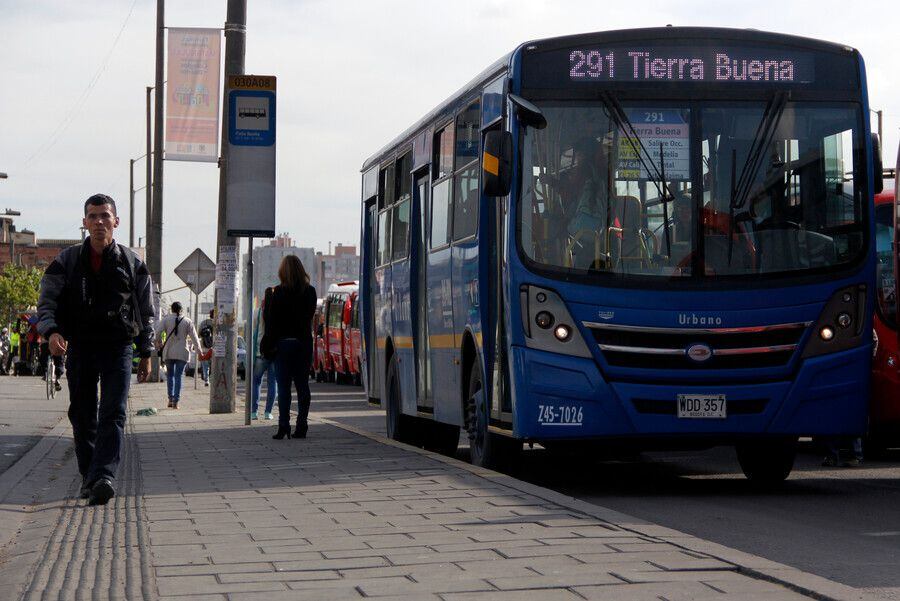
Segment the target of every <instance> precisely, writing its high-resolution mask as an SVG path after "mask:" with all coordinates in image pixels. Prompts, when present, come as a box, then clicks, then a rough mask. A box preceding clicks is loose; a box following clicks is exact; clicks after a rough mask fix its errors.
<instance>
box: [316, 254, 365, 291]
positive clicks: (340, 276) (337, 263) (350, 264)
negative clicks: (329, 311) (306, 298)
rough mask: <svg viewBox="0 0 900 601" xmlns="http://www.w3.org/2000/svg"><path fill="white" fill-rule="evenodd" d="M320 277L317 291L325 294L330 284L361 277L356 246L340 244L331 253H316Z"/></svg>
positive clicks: (317, 281) (317, 282)
mask: <svg viewBox="0 0 900 601" xmlns="http://www.w3.org/2000/svg"><path fill="white" fill-rule="evenodd" d="M316 260H317V262H318V274H319V277H318V279H316V280H313V281H314V282H316V284H315V286H316V292H318V294H319V296H320V297H321V296H325V293H326V292H327V291H328V288H329V286H331V285H332V284H337V283H340V282H347V281H350V280H358V279H359V255H358V254H357V252H356V246H347V245H344V244H338V245H337V246H336V247H335V248H334V252H333V253H331V254H327V255H325V254H322V253H321V252H320V253H317V254H316Z"/></svg>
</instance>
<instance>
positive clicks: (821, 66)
mask: <svg viewBox="0 0 900 601" xmlns="http://www.w3.org/2000/svg"><path fill="white" fill-rule="evenodd" d="M880 179H881V165H880V158H879V150H878V141H877V138H876V136H873V135H872V134H871V132H870V126H869V108H868V99H867V94H866V76H865V69H864V65H863V60H862V57H861V56H860V54H859V52H857V51H856V50H854V49H852V48H849V47H847V46H843V45H838V44H831V43H826V42H822V41H818V40H812V39H806V38H800V37H795V36H788V35H780V34H773V33H765V32H760V31H753V30H731V29H718V28H677V27H665V28H654V29H637V30H623V31H612V32H603V33H593V34H584V35H574V36H568V37H559V38H552V39H545V40H538V41H533V42H527V43H525V44H522V45H521V46H519V47H518V48H516V49H515V50H514V51H513V52H511V53H510V54H508V55H506V56H504V57H503V58H501V59H500V60H498V61H497V62H495V63H494V64H493V65H491V66H490V67H489V68H488V69H486V70H485V71H483V72H482V73H481V74H480V75H478V76H477V77H476V78H475V79H473V80H472V81H470V82H469V83H468V84H466V85H465V86H464V87H463V88H462V89H461V90H459V92H457V93H456V94H454V95H453V96H452V97H451V98H449V99H448V100H446V101H445V102H443V103H441V104H440V105H439V106H438V107H436V108H435V109H434V110H432V111H431V112H430V113H428V114H427V115H426V116H425V117H423V118H422V119H420V120H419V121H418V122H416V123H415V124H414V125H413V126H411V127H410V128H409V129H407V130H406V131H405V132H404V133H403V134H401V135H400V136H399V137H397V138H396V139H394V140H393V141H392V142H390V143H389V144H388V145H387V146H385V147H384V148H382V149H381V150H380V151H378V152H377V153H376V154H374V155H373V156H372V157H371V158H370V159H368V160H367V161H366V162H365V164H364V165H363V166H362V234H361V237H362V240H361V250H362V261H361V268H360V269H361V274H360V281H361V284H360V294H361V297H362V303H363V304H362V309H363V314H362V329H363V345H364V352H363V357H364V363H365V365H364V375H365V384H366V390H367V395H368V397H369V401H370V402H371V403H373V404H378V405H381V406H382V407H384V408H385V411H386V419H387V432H388V435H389V436H390V437H392V438H394V439H396V440H401V441H405V442H408V443H411V444H417V445H421V446H425V447H427V448H431V449H434V450H437V451H440V452H446V453H452V452H454V451H455V450H456V449H457V445H458V442H459V435H460V429H461V428H462V429H463V431H465V432H466V433H467V434H468V439H469V443H470V452H471V460H472V462H473V463H475V464H477V465H484V466H502V465H508V464H509V462H510V461H513V460H514V459H515V457H516V455H517V454H518V453H519V452H520V451H521V450H522V445H523V443H524V442H527V443H539V444H541V445H543V446H544V447H546V448H548V449H550V450H552V449H554V448H557V447H559V448H567V449H570V448H572V447H574V448H575V449H576V450H578V451H580V450H581V449H582V448H583V449H584V450H585V452H590V451H592V450H596V449H598V448H602V447H611V448H629V449H632V448H638V449H639V448H661V447H667V446H672V447H674V448H684V447H692V448H694V447H696V448H703V447H710V446H714V445H733V446H734V447H735V448H736V450H737V456H738V460H739V462H740V465H741V468H742V469H743V471H744V473H745V475H746V476H747V477H748V478H750V479H751V480H755V481H761V482H777V481H781V480H783V479H785V478H786V477H787V476H788V474H789V473H790V471H791V469H792V467H793V462H794V457H795V454H796V444H797V440H798V438H799V437H801V436H856V435H860V434H862V433H863V432H864V431H865V429H866V420H867V414H866V405H867V400H868V394H869V374H870V368H871V355H872V341H871V337H872V334H871V332H872V322H871V319H872V313H873V294H872V290H873V285H874V251H873V243H872V240H873V218H872V215H873V210H872V203H873V194H874V193H876V192H877V191H879V190H880V189H881V181H880Z"/></svg>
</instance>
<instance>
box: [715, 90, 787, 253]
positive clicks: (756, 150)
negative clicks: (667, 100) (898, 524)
mask: <svg viewBox="0 0 900 601" xmlns="http://www.w3.org/2000/svg"><path fill="white" fill-rule="evenodd" d="M786 106H787V94H786V93H785V92H776V93H775V94H774V95H773V96H772V98H770V99H769V102H768V103H767V104H766V108H765V110H764V111H763V114H762V118H761V119H760V120H759V125H757V127H756V133H755V134H754V136H753V144H751V145H750V150H749V152H748V153H747V159H746V161H744V165H743V166H742V167H741V176H740V178H739V179H738V181H737V184H736V185H735V181H734V177H735V167H736V162H737V150H736V149H735V148H732V149H731V199H730V200H729V202H728V217H729V219H728V221H729V225H728V229H729V232H728V265H729V266H731V258H732V256H733V253H734V233H735V230H736V225H735V219H734V212H735V210H737V209H743V207H744V205H745V204H746V203H747V199H748V197H749V195H750V187H751V185H752V183H753V180H754V179H756V174H757V173H758V172H759V168H760V166H761V165H762V157H763V152H764V151H765V149H766V148H768V147H769V145H770V144H771V143H772V138H773V137H774V136H775V132H776V131H777V130H778V124H779V123H781V116H782V115H783V114H784V109H785V107H786Z"/></svg>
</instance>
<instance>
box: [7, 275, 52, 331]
mask: <svg viewBox="0 0 900 601" xmlns="http://www.w3.org/2000/svg"><path fill="white" fill-rule="evenodd" d="M43 275H44V272H43V271H41V270H40V269H36V268H34V267H23V266H20V265H14V264H13V263H7V264H6V267H5V268H4V269H3V271H2V272H0V323H8V322H11V321H13V319H14V318H15V315H16V314H17V313H19V312H20V311H25V310H27V309H28V308H30V307H34V306H36V305H37V302H38V295H39V293H40V289H41V276H43Z"/></svg>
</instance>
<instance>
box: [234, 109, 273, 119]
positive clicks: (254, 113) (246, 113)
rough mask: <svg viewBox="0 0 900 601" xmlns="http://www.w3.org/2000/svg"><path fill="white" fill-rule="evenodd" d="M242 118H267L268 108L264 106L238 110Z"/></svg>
mask: <svg viewBox="0 0 900 601" xmlns="http://www.w3.org/2000/svg"><path fill="white" fill-rule="evenodd" d="M238 117H240V118H242V119H243V118H252V119H265V118H266V109H264V108H243V109H241V110H240V111H239V112H238Z"/></svg>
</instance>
